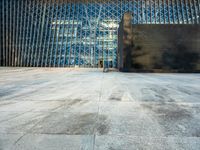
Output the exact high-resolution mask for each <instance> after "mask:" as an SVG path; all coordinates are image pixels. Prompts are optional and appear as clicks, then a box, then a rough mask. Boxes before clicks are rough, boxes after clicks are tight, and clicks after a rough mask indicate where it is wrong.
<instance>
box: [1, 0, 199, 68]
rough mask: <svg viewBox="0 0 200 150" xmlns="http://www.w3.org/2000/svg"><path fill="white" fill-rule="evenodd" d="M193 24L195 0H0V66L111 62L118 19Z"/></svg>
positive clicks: (195, 21) (109, 64)
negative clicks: (128, 17) (125, 16)
mask: <svg viewBox="0 0 200 150" xmlns="http://www.w3.org/2000/svg"><path fill="white" fill-rule="evenodd" d="M125 12H130V13H131V14H132V16H133V17H132V18H133V19H132V23H133V24H199V23H200V17H199V15H200V1H199V0H1V1H0V20H1V21H0V33H1V35H0V44H1V45H0V56H1V57H0V58H1V60H0V66H22V67H75V66H79V67H94V68H97V67H102V66H107V67H110V68H116V67H117V55H118V54H117V49H118V47H117V43H118V27H119V22H120V21H121V18H122V16H123V14H124V13H125Z"/></svg>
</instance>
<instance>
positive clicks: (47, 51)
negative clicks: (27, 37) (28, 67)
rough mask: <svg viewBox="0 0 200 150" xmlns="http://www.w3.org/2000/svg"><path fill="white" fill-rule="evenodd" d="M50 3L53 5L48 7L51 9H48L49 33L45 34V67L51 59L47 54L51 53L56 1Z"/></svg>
mask: <svg viewBox="0 0 200 150" xmlns="http://www.w3.org/2000/svg"><path fill="white" fill-rule="evenodd" d="M52 3H53V7H52V8H51V7H50V9H51V10H49V11H51V22H50V23H51V25H50V28H48V29H49V34H47V35H48V44H47V50H46V59H45V67H47V66H48V64H50V61H51V60H50V57H49V54H50V55H51V52H50V49H51V45H52V44H51V42H53V39H52V37H51V35H52V34H54V32H53V31H52V30H53V29H52V27H53V20H54V9H55V5H56V1H55V0H53V1H52ZM54 22H55V21H54ZM48 58H49V61H48ZM49 66H50V65H49Z"/></svg>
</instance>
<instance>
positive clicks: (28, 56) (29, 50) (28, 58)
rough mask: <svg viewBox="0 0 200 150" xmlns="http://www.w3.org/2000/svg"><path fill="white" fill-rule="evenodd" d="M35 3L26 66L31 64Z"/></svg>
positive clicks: (33, 4)
mask: <svg viewBox="0 0 200 150" xmlns="http://www.w3.org/2000/svg"><path fill="white" fill-rule="evenodd" d="M33 2H34V3H32V8H31V9H32V11H31V14H32V16H31V17H32V18H31V23H30V24H31V29H30V34H29V37H30V38H29V44H28V54H27V64H26V66H27V67H28V66H30V65H29V63H30V55H31V46H32V45H33V43H32V41H33V25H34V13H35V4H36V2H35V0H34V1H33Z"/></svg>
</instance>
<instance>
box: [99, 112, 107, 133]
mask: <svg viewBox="0 0 200 150" xmlns="http://www.w3.org/2000/svg"><path fill="white" fill-rule="evenodd" d="M109 124H110V123H109V120H108V118H107V116H106V115H99V118H98V122H97V133H98V134H99V135H106V134H108V132H109V129H110V125H109Z"/></svg>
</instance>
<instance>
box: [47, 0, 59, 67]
mask: <svg viewBox="0 0 200 150" xmlns="http://www.w3.org/2000/svg"><path fill="white" fill-rule="evenodd" d="M59 3H60V1H59V0H58V1H57V2H56V17H55V19H54V18H53V20H54V22H55V29H54V31H53V37H52V40H51V42H52V43H51V53H50V59H49V67H51V66H52V65H53V57H55V56H53V52H54V45H55V41H56V38H55V35H56V33H57V25H58V20H57V19H58V8H59V6H58V5H59Z"/></svg>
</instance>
